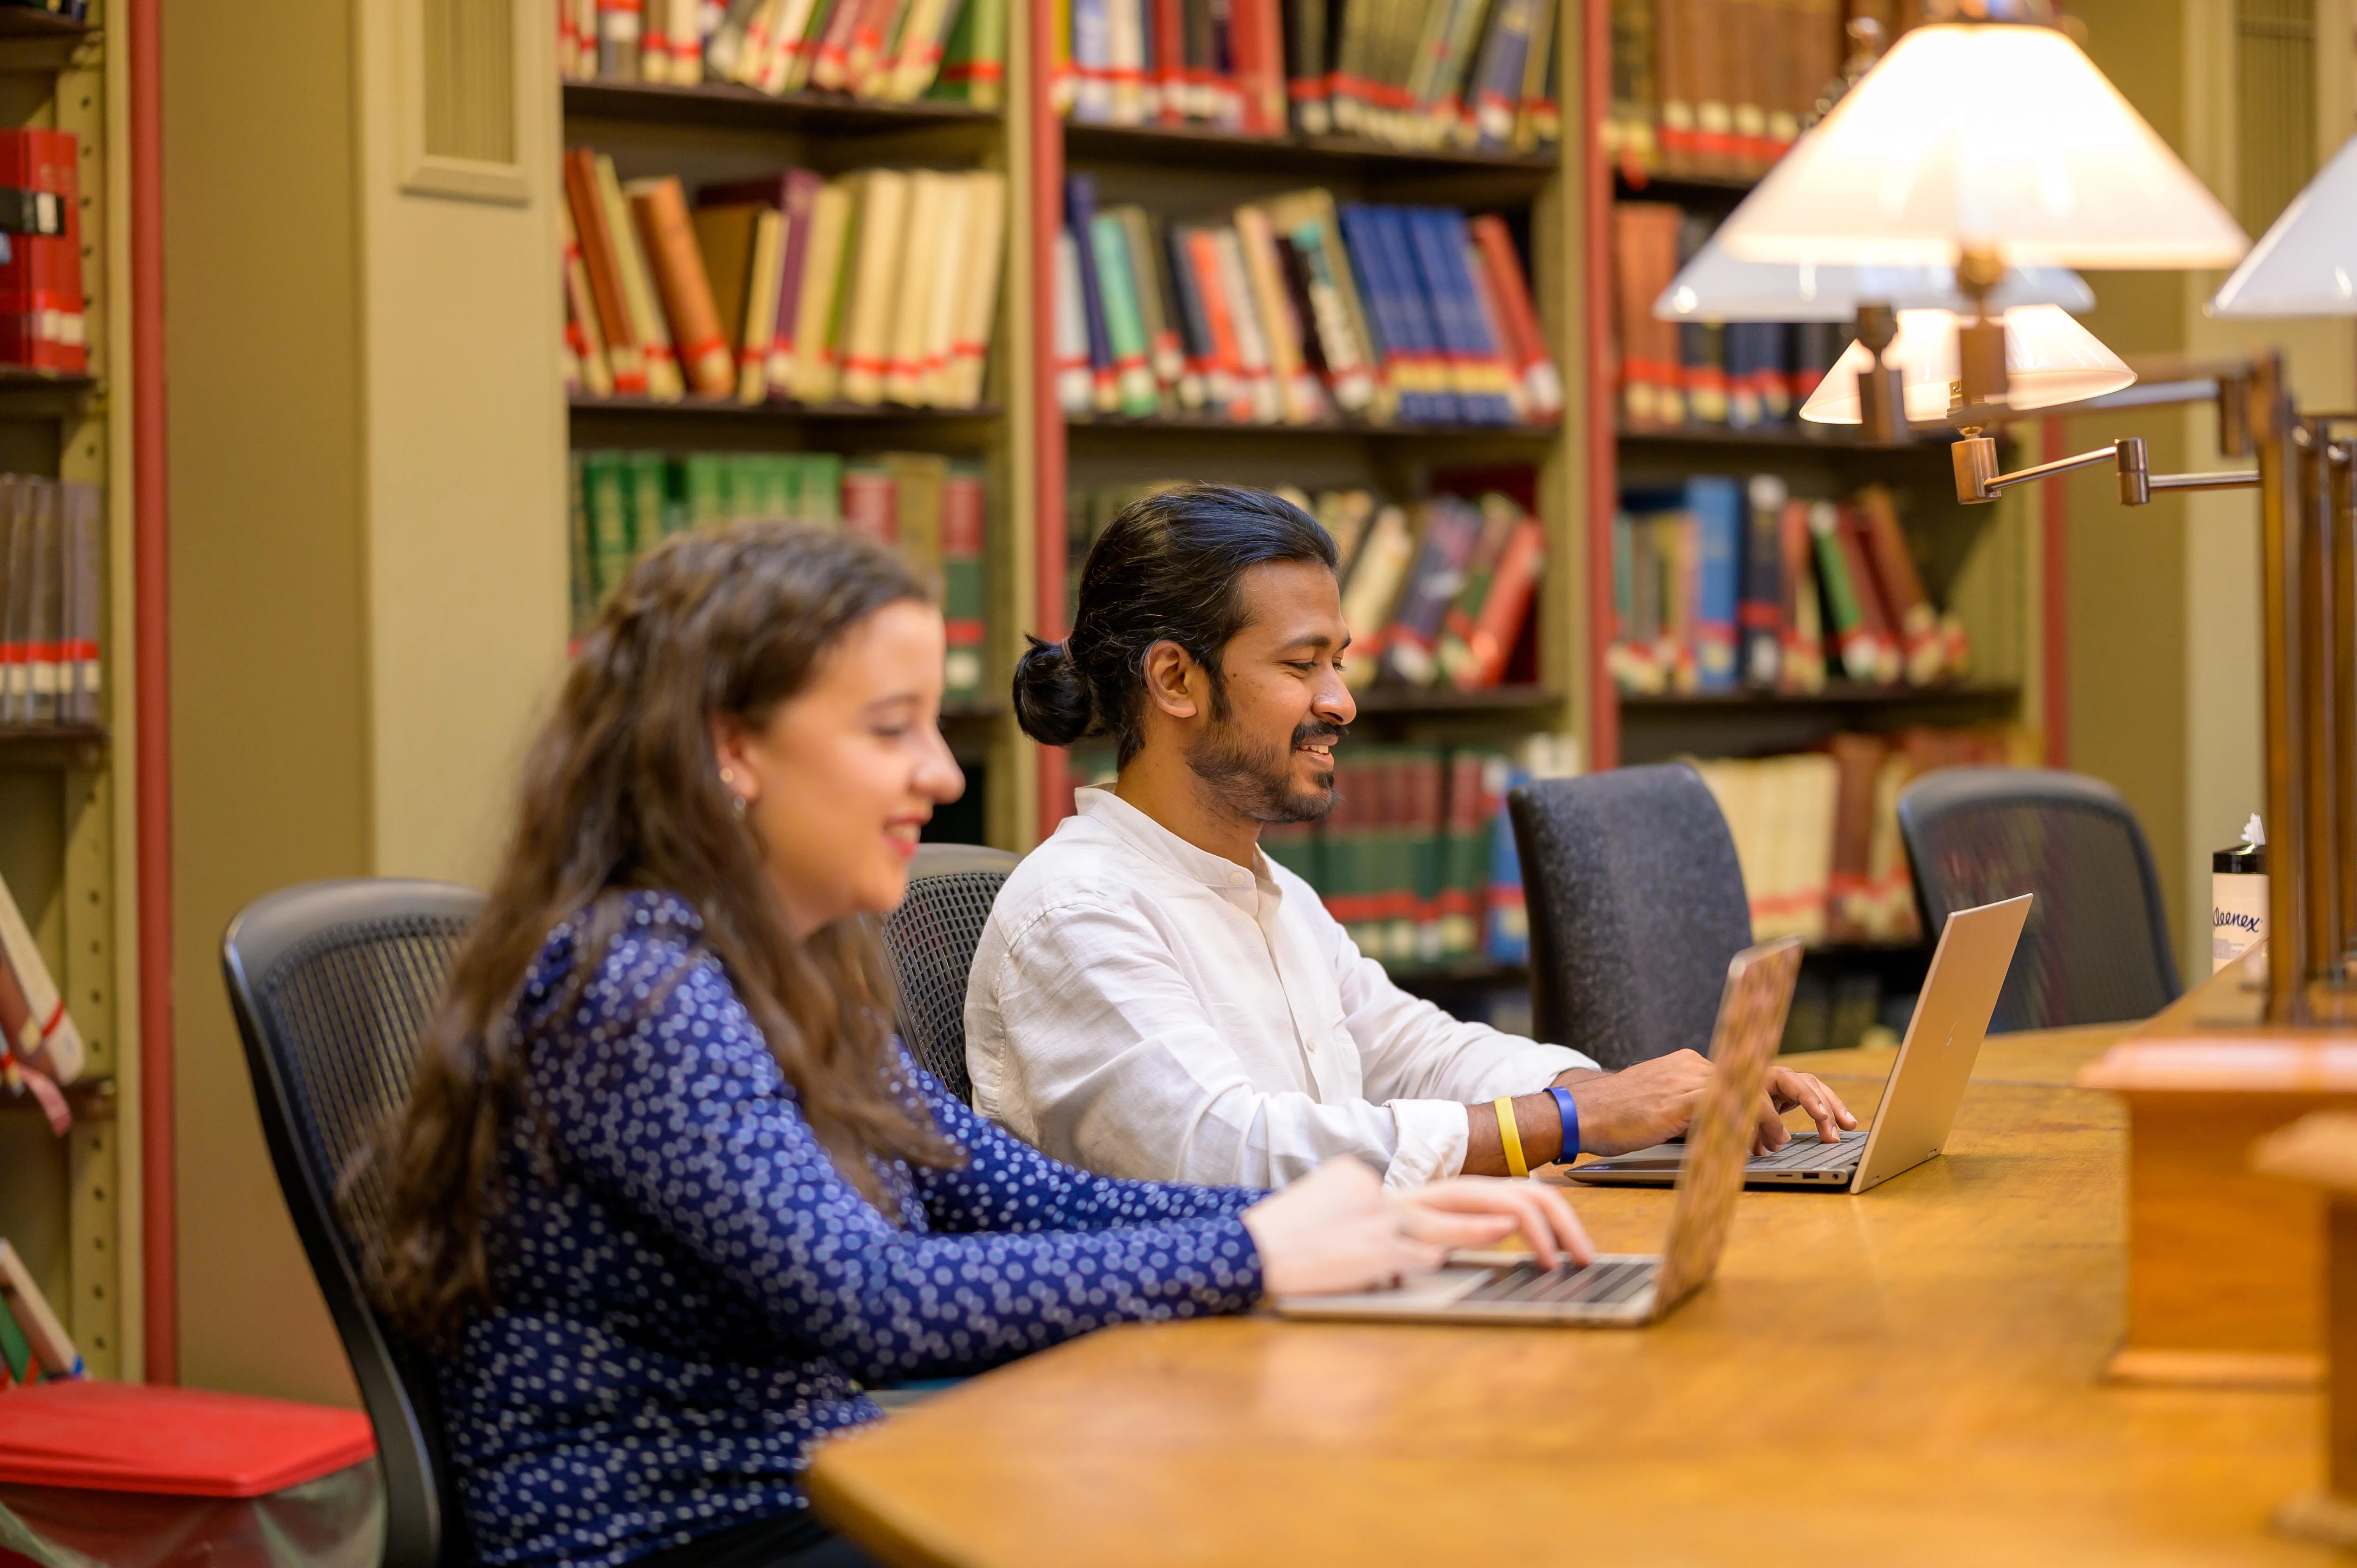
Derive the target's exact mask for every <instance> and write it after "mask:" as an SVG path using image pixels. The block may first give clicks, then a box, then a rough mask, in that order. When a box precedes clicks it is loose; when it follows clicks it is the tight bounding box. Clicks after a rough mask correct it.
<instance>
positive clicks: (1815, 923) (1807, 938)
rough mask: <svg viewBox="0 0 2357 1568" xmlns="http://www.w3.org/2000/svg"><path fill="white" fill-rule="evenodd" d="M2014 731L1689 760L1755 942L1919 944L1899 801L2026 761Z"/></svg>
mask: <svg viewBox="0 0 2357 1568" xmlns="http://www.w3.org/2000/svg"><path fill="white" fill-rule="evenodd" d="M2034 749H2035V748H2034V747H2033V746H2031V744H2030V741H2029V736H2028V735H2027V734H2026V732H2024V731H2022V730H2020V729H2018V728H2016V727H2012V726H2005V727H1990V728H1974V729H1930V728H1914V729H1907V730H1902V731H1900V733H1898V734H1897V735H1895V736H1878V735H1837V736H1834V737H1833V738H1832V739H1831V740H1830V741H1828V742H1827V743H1826V745H1825V747H1824V749H1823V750H1821V751H1809V752H1799V753H1794V754H1792V755H1789V756H1781V757H1750V758H1743V759H1738V760H1730V761H1704V762H1696V763H1695V769H1696V771H1698V772H1699V773H1701V775H1702V777H1703V781H1704V782H1705V783H1706V784H1708V785H1709V786H1710V791H1711V794H1712V795H1713V796H1714V797H1715V798H1717V801H1718V807H1719V810H1720V811H1722V812H1723V813H1724V814H1725V815H1726V817H1727V831H1728V832H1729V833H1731V834H1732V835H1733V837H1734V839H1735V854H1736V858H1737V859H1738V861H1739V862H1741V864H1742V866H1743V886H1744V891H1745V893H1746V895H1747V896H1748V897H1749V899H1750V901H1751V935H1752V940H1755V941H1768V940H1771V939H1773V938H1777V937H1798V938H1800V939H1801V940H1803V941H1804V942H1806V943H1808V944H1810V945H1812V946H1824V945H1828V944H1872V945H1886V946H1896V945H1906V944H1911V943H1913V942H1917V941H1920V940H1921V939H1922V934H1923V933H1922V928H1921V921H1920V919H1919V918H1918V916H1917V914H1916V909H1915V893H1914V883H1913V879H1912V877H1911V875H1910V872H1909V870H1908V865H1907V852H1906V848H1905V846H1904V844H1903V843H1901V841H1900V836H1899V797H1900V792H1901V791H1903V790H1904V789H1906V788H1907V786H1908V785H1909V784H1910V783H1912V782H1913V781H1914V780H1915V779H1917V778H1919V777H1921V775H1923V774H1925V773H1928V772H1931V771H1932V770H1934V769H1936V768H1957V767H1983V766H2003V765H2007V764H2014V765H2027V764H2029V763H2032V762H2034V761H2035V757H2034V756H2033V755H2032V754H2033V752H2034Z"/></svg>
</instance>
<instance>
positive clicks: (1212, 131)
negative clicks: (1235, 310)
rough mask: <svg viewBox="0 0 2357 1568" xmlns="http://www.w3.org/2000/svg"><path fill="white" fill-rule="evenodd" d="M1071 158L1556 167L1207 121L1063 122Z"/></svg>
mask: <svg viewBox="0 0 2357 1568" xmlns="http://www.w3.org/2000/svg"><path fill="white" fill-rule="evenodd" d="M1064 157H1065V160H1066V161H1067V162H1069V163H1078V164H1088V163H1126V164H1157V165H1168V166H1180V167H1186V168H1219V169H1253V170H1259V169H1266V168H1270V167H1273V166H1274V167H1281V168H1283V169H1285V170H1286V172H1287V173H1289V174H1299V175H1301V176H1302V177H1305V178H1308V177H1316V176H1319V175H1326V176H1332V175H1341V174H1356V175H1377V174H1383V175H1403V174H1445V173H1459V172H1463V171H1465V170H1469V169H1480V170H1489V171H1498V170H1505V171H1519V172H1523V173H1527V174H1530V175H1532V176H1534V177H1544V176H1545V175H1547V174H1549V173H1551V172H1552V171H1553V170H1555V168H1556V167H1558V166H1559V164H1560V160H1559V159H1558V158H1557V157H1556V156H1555V154H1554V153H1551V152H1549V153H1507V152H1484V151H1480V150H1479V149H1470V148H1457V147H1395V146H1393V145H1390V144H1388V143H1384V142H1378V141H1373V140H1371V139H1368V138H1365V137H1361V136H1309V135H1302V134H1292V135H1286V136H1246V135H1241V134H1237V133H1235V132H1232V131H1223V130H1221V129H1220V128H1218V127H1217V126H1213V125H1103V124H1092V123H1089V122H1085V121H1076V120H1067V121H1066V122H1064Z"/></svg>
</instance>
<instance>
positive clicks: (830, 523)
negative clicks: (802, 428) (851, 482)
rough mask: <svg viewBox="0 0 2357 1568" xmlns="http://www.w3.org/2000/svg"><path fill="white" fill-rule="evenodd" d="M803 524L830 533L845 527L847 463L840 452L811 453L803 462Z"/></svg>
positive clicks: (805, 456) (837, 531)
mask: <svg viewBox="0 0 2357 1568" xmlns="http://www.w3.org/2000/svg"><path fill="white" fill-rule="evenodd" d="M802 521H803V523H809V526H811V528H825V531H827V533H842V528H844V460H842V455H839V453H809V455H803V460H802Z"/></svg>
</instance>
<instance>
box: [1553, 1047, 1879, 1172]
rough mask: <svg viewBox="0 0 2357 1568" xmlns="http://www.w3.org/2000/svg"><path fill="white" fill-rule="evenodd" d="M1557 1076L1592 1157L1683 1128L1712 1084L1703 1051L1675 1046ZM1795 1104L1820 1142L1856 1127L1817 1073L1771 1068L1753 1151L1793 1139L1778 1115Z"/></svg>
mask: <svg viewBox="0 0 2357 1568" xmlns="http://www.w3.org/2000/svg"><path fill="white" fill-rule="evenodd" d="M1555 1082H1556V1083H1557V1084H1558V1085H1560V1086H1561V1087H1563V1088H1565V1089H1568V1090H1571V1097H1572V1099H1573V1100H1575V1101H1578V1103H1579V1146H1580V1148H1581V1149H1583V1150H1585V1151H1586V1152H1587V1153H1588V1154H1591V1155H1625V1154H1627V1153H1628V1152H1629V1151H1631V1149H1650V1148H1652V1146H1653V1145H1654V1144H1660V1143H1666V1142H1667V1141H1668V1140H1670V1139H1672V1138H1674V1137H1676V1136H1678V1135H1679V1134H1680V1133H1684V1131H1685V1130H1686V1124H1687V1123H1688V1122H1692V1121H1693V1120H1694V1114H1695V1110H1696V1109H1697V1108H1698V1107H1699V1106H1700V1105H1701V1103H1702V1092H1703V1090H1704V1089H1705V1088H1706V1086H1707V1085H1708V1084H1709V1082H1710V1060H1709V1058H1706V1057H1705V1056H1704V1055H1703V1054H1702V1053H1701V1052H1700V1051H1694V1050H1685V1051H1672V1052H1671V1053H1670V1054H1669V1055H1668V1056H1665V1057H1655V1058H1652V1060H1650V1061H1641V1062H1638V1063H1637V1064H1635V1065H1634V1066H1632V1067H1624V1068H1622V1069H1620V1071H1619V1072H1598V1071H1596V1070H1594V1069H1588V1068H1574V1069H1571V1070H1570V1071H1568V1072H1566V1073H1563V1074H1561V1075H1559V1076H1558V1077H1557V1078H1556V1079H1555ZM1796 1105H1797V1106H1800V1107H1801V1108H1803V1110H1805V1111H1807V1112H1808V1113H1809V1115H1810V1116H1811V1117H1812V1118H1813V1119H1814V1121H1815V1122H1816V1123H1817V1136H1818V1139H1819V1141H1821V1142H1824V1143H1828V1144H1831V1143H1839V1142H1840V1141H1841V1129H1844V1128H1851V1127H1856V1126H1857V1117H1855V1116H1853V1115H1851V1114H1850V1111H1849V1107H1848V1106H1846V1105H1844V1104H1843V1103H1842V1102H1841V1097H1840V1096H1839V1095H1837V1094H1835V1092H1834V1091H1833V1090H1830V1089H1827V1088H1826V1087H1825V1086H1824V1084H1823V1083H1821V1082H1819V1081H1818V1079H1816V1078H1815V1077H1814V1075H1813V1074H1810V1073H1805V1072H1794V1071H1792V1069H1790V1068H1781V1067H1771V1068H1770V1069H1768V1084H1767V1090H1766V1091H1765V1092H1764V1093H1763V1094H1761V1096H1760V1112H1759V1118H1758V1122H1757V1125H1756V1126H1755V1127H1754V1128H1753V1131H1752V1139H1751V1152H1752V1153H1753V1154H1756V1155H1764V1154H1772V1153H1773V1152H1775V1151H1776V1150H1778V1149H1781V1148H1782V1147H1783V1146H1784V1145H1785V1144H1788V1143H1790V1142H1792V1130H1791V1129H1790V1128H1788V1127H1786V1126H1785V1125H1784V1120H1783V1113H1784V1112H1787V1111H1790V1110H1791V1109H1792V1107H1794V1106H1796Z"/></svg>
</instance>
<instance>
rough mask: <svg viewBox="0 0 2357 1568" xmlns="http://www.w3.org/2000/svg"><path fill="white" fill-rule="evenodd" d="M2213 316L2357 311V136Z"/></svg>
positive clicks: (2231, 283) (2300, 199)
mask: <svg viewBox="0 0 2357 1568" xmlns="http://www.w3.org/2000/svg"><path fill="white" fill-rule="evenodd" d="M2208 308H2209V313H2210V314H2211V315H2212V316H2357V137H2352V138H2350V140H2348V141H2346V142H2344V143H2342V144H2341V150H2340V151H2339V152H2337V153H2335V154H2333V155H2332V161H2331V162H2330V163H2328V164H2326V165H2325V166H2324V172H2322V173H2321V174H2319V175H2318V176H2317V177H2315V178H2314V179H2312V180H2310V181H2309V182H2308V188H2306V189H2305V190H2302V191H2301V192H2300V193H2299V194H2298V196H2296V197H2294V198H2292V202H2291V205H2290V206H2288V207H2287V208H2285V209H2283V216H2282V217H2280V218H2277V219H2276V220H2275V224H2274V226H2273V227H2271V228H2270V229H2268V231H2266V233H2265V234H2262V235H2260V236H2259V242H2258V243H2257V244H2255V245H2254V246H2252V247H2251V253H2250V254H2249V255H2247V256H2244V258H2243V264H2242V265H2241V266H2238V267H2236V268H2235V269H2234V271H2233V275H2232V276H2230V277H2229V278H2227V280H2226V281H2225V283H2224V284H2223V285H2221V286H2220V288H2219V290H2218V292H2217V293H2216V294H2215V295H2212V297H2211V300H2210V304H2209V306H2208Z"/></svg>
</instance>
